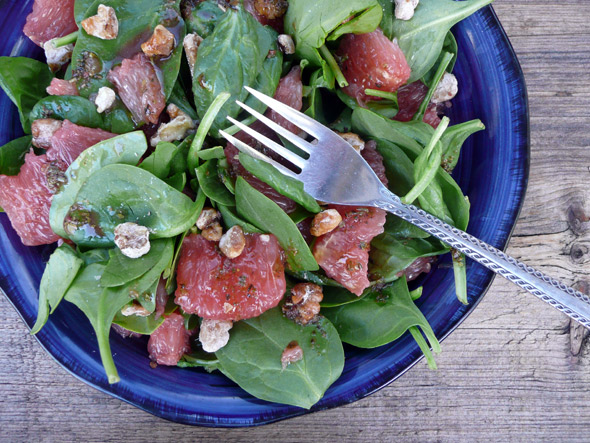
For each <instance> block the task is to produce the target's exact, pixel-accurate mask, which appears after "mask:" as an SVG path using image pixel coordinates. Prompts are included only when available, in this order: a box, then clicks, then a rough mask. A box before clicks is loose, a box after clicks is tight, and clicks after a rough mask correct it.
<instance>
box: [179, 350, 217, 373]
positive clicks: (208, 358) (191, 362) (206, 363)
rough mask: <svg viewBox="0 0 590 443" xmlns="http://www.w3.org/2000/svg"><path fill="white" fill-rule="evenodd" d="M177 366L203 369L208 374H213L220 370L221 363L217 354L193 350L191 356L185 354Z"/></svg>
mask: <svg viewBox="0 0 590 443" xmlns="http://www.w3.org/2000/svg"><path fill="white" fill-rule="evenodd" d="M176 366H179V367H181V368H203V369H205V371H207V372H213V371H215V370H218V369H219V367H220V363H219V359H218V358H217V357H216V356H215V354H211V353H209V352H205V351H203V350H199V351H195V350H193V351H192V352H191V353H190V354H184V355H183V356H182V358H181V359H180V361H179V362H178V364H177V365H176Z"/></svg>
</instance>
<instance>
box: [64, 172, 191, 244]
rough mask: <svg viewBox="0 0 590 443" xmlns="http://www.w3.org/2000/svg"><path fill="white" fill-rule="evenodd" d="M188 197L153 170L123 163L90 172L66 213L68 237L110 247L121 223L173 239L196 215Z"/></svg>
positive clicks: (81, 242) (158, 236) (154, 236)
mask: <svg viewBox="0 0 590 443" xmlns="http://www.w3.org/2000/svg"><path fill="white" fill-rule="evenodd" d="M196 209H197V206H196V204H195V202H193V201H192V200H191V199H190V198H189V197H187V196H186V195H184V194H183V193H181V192H179V191H177V190H176V189H174V188H172V187H171V186H169V185H167V184H166V183H165V182H163V181H162V180H160V179H158V178H157V177H156V176H154V175H153V174H150V173H149V172H147V171H144V170H143V169H140V168H137V167H135V166H130V165H126V164H111V165H107V166H104V167H103V168H101V169H99V170H98V171H96V172H94V173H93V174H92V175H91V176H90V177H88V179H87V180H86V182H85V183H84V184H83V185H82V187H81V188H80V191H79V192H78V195H77V196H76V198H75V201H74V204H73V205H72V207H71V208H70V211H69V213H68V217H69V219H68V221H67V225H68V229H67V230H68V231H69V238H70V239H71V240H72V241H74V242H75V243H76V244H79V245H84V246H94V247H97V246H99V247H108V246H112V245H113V241H114V229H115V227H116V226H117V225H119V224H121V223H125V222H132V223H137V224H139V225H141V226H145V227H147V228H149V229H150V233H151V234H150V236H151V237H152V238H169V237H174V236H176V235H178V234H181V233H182V232H184V231H186V230H187V229H188V228H189V227H191V226H192V225H193V224H194V223H195V222H196V220H197V217H198V216H199V214H198V212H196Z"/></svg>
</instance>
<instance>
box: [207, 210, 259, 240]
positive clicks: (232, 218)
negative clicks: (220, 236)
mask: <svg viewBox="0 0 590 443" xmlns="http://www.w3.org/2000/svg"><path fill="white" fill-rule="evenodd" d="M217 209H219V212H221V217H222V218H223V224H224V225H225V227H226V228H227V229H229V228H231V227H232V226H235V225H239V226H241V227H242V229H243V230H244V231H245V232H252V233H254V234H264V232H263V231H261V230H260V229H258V228H257V227H255V226H252V225H251V224H250V223H248V222H246V221H244V220H242V219H241V218H240V217H238V215H237V214H236V213H235V208H234V207H231V206H225V205H217Z"/></svg>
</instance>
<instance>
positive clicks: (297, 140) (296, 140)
mask: <svg viewBox="0 0 590 443" xmlns="http://www.w3.org/2000/svg"><path fill="white" fill-rule="evenodd" d="M236 103H237V104H238V105H239V106H240V107H241V108H242V109H245V110H246V111H248V112H249V113H250V114H252V115H253V116H254V117H256V118H257V119H258V120H260V121H261V122H262V123H264V124H265V125H266V126H268V127H269V128H270V129H272V130H273V131H275V132H276V133H277V134H280V135H282V136H283V137H285V138H286V139H287V140H289V141H290V142H291V143H293V144H294V145H295V146H297V147H298V148H300V149H302V150H303V151H305V152H307V153H308V154H311V151H313V148H314V146H313V145H312V144H310V143H308V142H307V141H305V140H303V139H302V138H301V137H299V136H297V135H295V134H293V133H292V132H291V131H289V130H288V129H285V128H283V127H282V126H281V125H279V124H277V123H275V122H273V121H272V120H271V119H269V118H266V117H265V116H264V115H262V114H261V113H259V112H257V111H255V110H254V109H252V108H251V107H250V106H248V105H245V104H244V103H242V102H240V101H236Z"/></svg>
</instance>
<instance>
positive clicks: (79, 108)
mask: <svg viewBox="0 0 590 443" xmlns="http://www.w3.org/2000/svg"><path fill="white" fill-rule="evenodd" d="M40 118H53V119H56V120H69V121H71V122H72V123H75V124H77V125H80V126H86V127H88V128H103V129H107V128H106V127H105V124H104V121H103V118H102V115H100V114H99V113H98V112H97V111H96V105H95V104H94V103H92V102H91V101H90V100H88V99H87V98H84V97H79V96H76V95H51V96H49V97H45V98H42V99H41V100H39V102H37V104H36V105H35V106H34V107H33V110H32V111H31V115H30V120H31V121H32V122H34V121H35V120H37V119H40Z"/></svg>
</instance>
